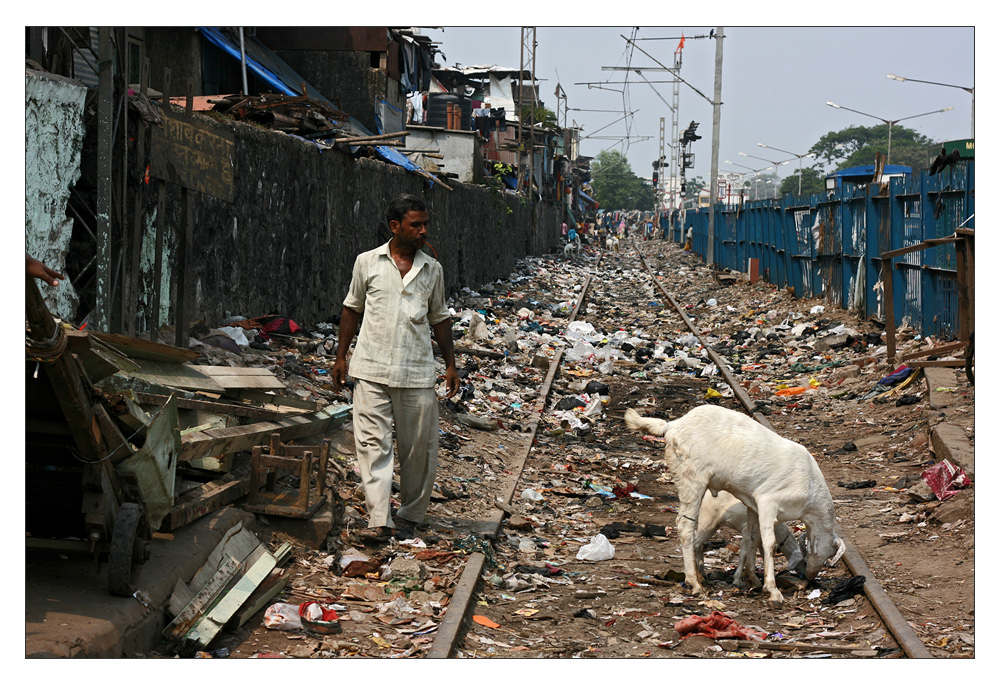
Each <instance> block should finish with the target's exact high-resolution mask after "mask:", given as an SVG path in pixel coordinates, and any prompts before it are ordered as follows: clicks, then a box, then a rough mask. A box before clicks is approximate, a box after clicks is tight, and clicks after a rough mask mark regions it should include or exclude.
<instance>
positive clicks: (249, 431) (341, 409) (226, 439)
mask: <svg viewBox="0 0 1000 686" xmlns="http://www.w3.org/2000/svg"><path fill="white" fill-rule="evenodd" d="M350 412H351V407H350V406H349V405H331V406H329V407H327V408H324V409H322V410H320V411H318V412H312V413H309V414H304V415H299V416H296V417H289V418H287V419H282V420H279V421H276V422H257V423H255V424H247V425H246V426H234V427H229V428H227V429H209V430H207V431H199V432H197V433H193V434H188V435H187V436H184V437H183V438H182V439H181V453H180V456H179V457H178V462H181V463H185V462H190V461H191V460H192V459H195V458H199V457H204V456H206V455H225V454H228V453H235V452H239V451H241V450H250V449H251V448H253V447H254V446H255V445H260V444H262V443H266V442H267V441H268V440H269V439H270V437H271V434H272V433H278V434H279V435H280V437H281V440H282V441H286V442H287V441H290V440H292V439H295V438H301V437H302V436H312V435H314V434H318V433H322V432H324V431H327V430H329V429H332V428H334V427H336V426H339V425H340V424H341V423H343V422H344V420H346V419H347V417H348V416H349V415H350Z"/></svg>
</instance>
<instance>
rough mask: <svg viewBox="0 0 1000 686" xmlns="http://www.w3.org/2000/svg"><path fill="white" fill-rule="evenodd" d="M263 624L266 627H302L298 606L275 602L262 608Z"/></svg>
mask: <svg viewBox="0 0 1000 686" xmlns="http://www.w3.org/2000/svg"><path fill="white" fill-rule="evenodd" d="M264 626H265V627H267V628H268V629H278V630H281V631H292V630H293V629H301V628H302V618H301V617H299V606H298V605H289V604H288V603H275V604H274V605H272V606H271V607H269V608H267V609H266V610H264Z"/></svg>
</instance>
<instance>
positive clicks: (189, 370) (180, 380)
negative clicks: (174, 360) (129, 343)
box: [129, 360, 225, 393]
mask: <svg viewBox="0 0 1000 686" xmlns="http://www.w3.org/2000/svg"><path fill="white" fill-rule="evenodd" d="M129 376H133V377H135V378H137V379H142V380H143V381H148V382H150V383H155V384H161V385H164V386H171V387H173V388H181V389H185V390H191V391H209V392H211V393H222V392H224V391H225V389H224V388H223V387H222V386H220V385H219V384H217V383H216V382H215V381H213V380H212V378H211V377H210V376H208V375H206V374H202V373H201V371H199V369H198V367H197V366H196V365H192V364H171V363H166V362H155V361H153V360H142V361H141V362H139V369H138V371H135V372H132V373H131V374H130V375H129Z"/></svg>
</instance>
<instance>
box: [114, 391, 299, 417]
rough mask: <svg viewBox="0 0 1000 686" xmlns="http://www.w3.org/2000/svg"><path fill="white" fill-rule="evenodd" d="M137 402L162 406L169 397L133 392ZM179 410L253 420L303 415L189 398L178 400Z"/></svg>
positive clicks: (293, 411)
mask: <svg viewBox="0 0 1000 686" xmlns="http://www.w3.org/2000/svg"><path fill="white" fill-rule="evenodd" d="M132 395H133V396H134V398H135V400H136V402H138V403H141V404H143V405H162V404H163V403H165V402H167V398H168V397H169V396H166V395H160V394H156V393H142V392H139V391H133V392H132ZM177 408H178V409H180V410H204V411H206V412H215V413H218V414H224V415H227V416H229V417H249V418H251V419H271V420H277V419H283V418H285V417H287V416H288V415H290V414H302V411H301V410H299V409H292V410H289V409H281V408H278V409H273V410H271V409H268V408H265V407H253V406H251V405H242V404H237V403H214V402H211V401H210V400H190V399H188V398H177Z"/></svg>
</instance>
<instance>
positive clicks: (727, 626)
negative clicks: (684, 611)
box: [674, 611, 767, 641]
mask: <svg viewBox="0 0 1000 686" xmlns="http://www.w3.org/2000/svg"><path fill="white" fill-rule="evenodd" d="M674 629H675V630H676V631H677V633H678V634H680V636H681V638H682V639H683V638H687V637H688V636H708V637H709V638H741V639H745V640H753V641H762V640H764V639H765V638H766V637H767V633H766V632H763V631H751V630H750V629H746V628H744V627H742V626H740V625H739V624H737V623H736V622H735V621H733V619H732V617H730V616H729V615H727V614H725V613H723V612H718V611H716V612H713V613H712V614H710V615H709V616H708V617H702V616H701V615H691V616H690V617H685V618H684V619H682V620H680V621H679V622H677V623H676V624H674Z"/></svg>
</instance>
